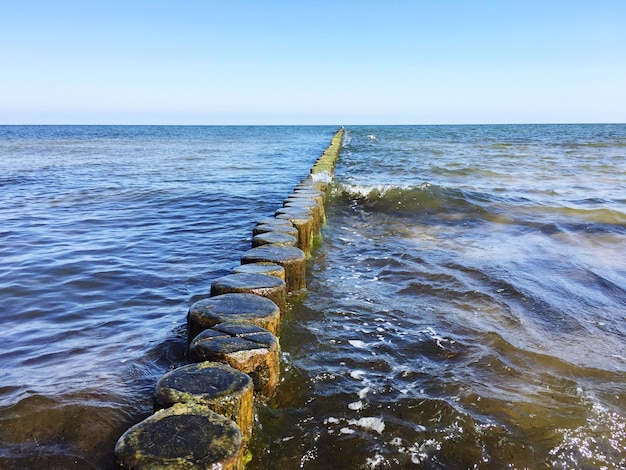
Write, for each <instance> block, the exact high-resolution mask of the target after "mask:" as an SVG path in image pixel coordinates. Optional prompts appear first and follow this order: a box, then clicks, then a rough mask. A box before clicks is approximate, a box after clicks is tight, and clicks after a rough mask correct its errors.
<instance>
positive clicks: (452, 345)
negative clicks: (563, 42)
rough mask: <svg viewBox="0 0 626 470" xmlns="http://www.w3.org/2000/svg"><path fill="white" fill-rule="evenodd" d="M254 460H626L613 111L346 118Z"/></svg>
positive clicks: (452, 465)
mask: <svg viewBox="0 0 626 470" xmlns="http://www.w3.org/2000/svg"><path fill="white" fill-rule="evenodd" d="M331 194H332V197H331V200H330V202H329V206H328V209H327V212H328V213H327V215H328V221H327V225H326V227H325V228H324V231H323V242H322V244H321V245H320V247H319V248H318V250H317V252H316V254H315V262H314V263H313V264H312V272H311V276H310V282H309V292H308V297H307V298H306V299H305V300H304V301H303V303H302V305H301V306H300V307H299V308H298V309H296V310H295V311H294V312H293V314H292V315H291V316H290V317H289V318H288V319H287V320H286V322H285V326H284V328H283V333H282V335H281V344H282V347H283V351H284V358H285V373H284V382H283V384H282V385H281V387H280V388H279V392H278V394H277V396H276V397H275V399H274V400H273V403H272V406H270V407H268V408H267V409H264V410H262V413H261V416H262V418H263V419H261V425H262V426H263V430H262V432H258V433H256V434H255V438H257V439H258V442H257V447H256V448H255V449H253V450H254V451H255V452H256V455H257V457H258V460H256V461H253V464H252V468H259V469H261V468H294V469H295V468H315V469H318V468H319V469H326V468H372V469H373V468H433V469H434V468H436V469H440V468H441V469H443V468H445V469H459V468H493V469H501V468H519V469H521V468H562V469H597V468H606V469H623V468H626V255H625V253H626V251H625V247H626V243H625V242H626V126H624V125H537V126H531V125H516V126H407V127H402V126H398V127H348V128H347V133H346V136H345V139H344V145H343V148H342V153H341V156H340V160H339V165H338V167H337V173H336V179H335V182H334V184H333V186H332V189H331Z"/></svg>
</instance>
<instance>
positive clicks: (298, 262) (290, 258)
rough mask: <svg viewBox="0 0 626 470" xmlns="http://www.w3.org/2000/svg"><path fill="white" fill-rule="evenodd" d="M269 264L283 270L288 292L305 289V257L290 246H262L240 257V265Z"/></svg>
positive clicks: (297, 249)
mask: <svg viewBox="0 0 626 470" xmlns="http://www.w3.org/2000/svg"><path fill="white" fill-rule="evenodd" d="M259 262H270V263H276V264H279V265H281V266H282V267H283V268H284V269H285V283H286V284H287V291H288V292H296V291H298V290H300V289H303V288H304V287H305V274H306V255H305V254H304V252H303V251H302V250H301V249H299V248H295V247H292V246H273V245H264V246H259V247H257V248H252V249H251V250H248V251H246V252H245V253H244V254H243V256H242V257H241V263H242V264H248V263H259Z"/></svg>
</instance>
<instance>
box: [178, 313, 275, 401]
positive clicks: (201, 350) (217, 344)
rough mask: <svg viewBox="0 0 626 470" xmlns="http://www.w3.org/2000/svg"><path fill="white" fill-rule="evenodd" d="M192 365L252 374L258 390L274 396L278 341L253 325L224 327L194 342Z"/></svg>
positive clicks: (206, 332) (206, 333)
mask: <svg viewBox="0 0 626 470" xmlns="http://www.w3.org/2000/svg"><path fill="white" fill-rule="evenodd" d="M188 357H189V360H190V361H192V362H202V361H217V362H223V363H226V364H228V365H230V366H231V367H234V368H235V369H237V370H240V371H241V372H244V373H246V374H249V375H250V377H251V378H252V381H253V382H254V389H255V390H256V391H257V392H259V393H260V394H262V395H264V396H268V397H269V396H271V394H272V393H273V392H274V389H275V388H276V385H277V383H278V374H279V359H278V341H277V339H276V337H275V336H274V335H273V334H272V333H270V332H269V331H267V330H265V329H263V328H260V327H258V326H256V325H253V324H251V323H222V324H219V325H216V326H214V327H213V328H211V329H209V330H205V331H203V332H202V333H200V334H199V335H198V336H196V337H195V338H194V339H193V340H191V342H190V344H189V351H188Z"/></svg>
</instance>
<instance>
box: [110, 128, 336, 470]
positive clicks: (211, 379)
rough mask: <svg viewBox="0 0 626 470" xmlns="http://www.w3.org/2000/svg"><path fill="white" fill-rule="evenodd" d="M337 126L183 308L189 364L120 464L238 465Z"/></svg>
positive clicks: (314, 218) (160, 393) (272, 374)
mask: <svg viewBox="0 0 626 470" xmlns="http://www.w3.org/2000/svg"><path fill="white" fill-rule="evenodd" d="M343 133H344V130H343V128H341V129H339V130H338V131H337V132H336V133H335V135H334V136H333V138H332V139H331V142H330V145H329V146H328V147H327V148H326V150H324V152H323V153H322V155H321V156H320V157H319V158H318V159H317V161H316V163H315V164H314V165H313V167H312V168H311V171H310V173H309V175H308V176H307V177H306V178H305V179H303V180H302V181H301V182H300V183H299V184H298V185H297V186H296V188H295V189H294V190H293V192H292V194H291V195H289V196H288V197H287V198H286V199H285V200H284V202H283V206H282V207H281V208H279V209H277V210H276V212H275V214H274V216H273V217H268V218H265V219H262V220H259V221H258V222H257V224H256V226H255V227H254V229H253V233H252V235H253V239H252V240H253V241H252V248H251V249H250V250H248V251H246V252H245V253H243V255H242V256H241V266H239V267H236V268H235V269H233V271H232V274H230V275H228V276H223V277H221V278H218V279H215V280H214V281H213V282H212V284H211V293H210V297H208V298H206V299H203V300H200V301H198V302H196V303H194V304H193V305H191V307H190V308H189V311H188V313H187V344H188V347H187V359H188V360H189V364H187V365H184V366H182V367H179V368H177V369H175V370H173V371H171V372H169V373H167V374H165V375H164V376H163V377H162V378H161V379H160V380H159V381H158V383H157V384H156V387H155V392H154V404H155V405H154V406H155V412H154V414H153V415H151V416H149V417H148V418H146V419H145V420H143V421H141V422H140V423H138V424H136V425H135V426H133V427H131V428H130V429H128V431H126V432H125V433H124V434H123V435H122V436H121V437H120V438H119V440H118V441H117V444H116V446H115V456H116V460H117V464H118V465H119V466H120V467H122V468H127V469H134V470H143V469H215V468H220V469H224V470H227V469H233V470H236V469H241V468H243V466H244V460H245V458H244V453H245V450H246V446H247V444H248V442H249V440H250V438H251V435H252V423H253V416H254V409H253V408H254V397H256V398H257V399H261V400H263V399H267V398H268V397H269V396H271V395H272V393H273V392H274V389H275V388H276V385H277V384H278V381H279V377H278V375H279V341H278V337H277V335H278V331H279V323H280V320H281V318H282V316H283V315H284V314H285V309H286V308H287V302H286V299H287V297H288V296H289V295H292V294H294V293H297V292H299V291H300V290H302V289H305V288H306V279H305V272H306V261H307V259H308V258H309V257H310V252H311V248H312V245H313V243H314V240H315V239H316V238H317V237H319V235H320V228H321V227H322V225H323V224H324V221H325V210H324V203H325V199H326V190H327V188H328V185H329V183H330V182H331V180H332V177H333V174H334V169H335V164H336V162H337V158H338V157H339V150H340V148H341V142H342V138H343Z"/></svg>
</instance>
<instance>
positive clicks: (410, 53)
mask: <svg viewBox="0 0 626 470" xmlns="http://www.w3.org/2000/svg"><path fill="white" fill-rule="evenodd" d="M0 61H1V62H0V63H1V66H0V123H1V124H333V125H336V124H345V125H350V124H439V123H441V124H445V123H536V122H626V1H624V0H613V1H609V0H588V1H578V0H568V1H565V0H541V1H540V0H524V1H517V0H491V1H483V0H473V1H470V0H463V1H453V0H450V1H446V0H406V1H397V0H385V1H380V0H379V1H350V2H349V1H336V2H329V1H325V0H321V1H309V2H298V1H293V0H290V1H283V0H279V1H270V0H268V1H262V0H257V1H237V0H232V1H211V0H195V1H192V0H187V1H186V0H176V1H174V0H168V1H158V0H151V1H142V0H126V1H117V0H108V1H98V2H96V1H90V0H80V1H79V0H75V1H69V0H39V1H31V0H0Z"/></svg>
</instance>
